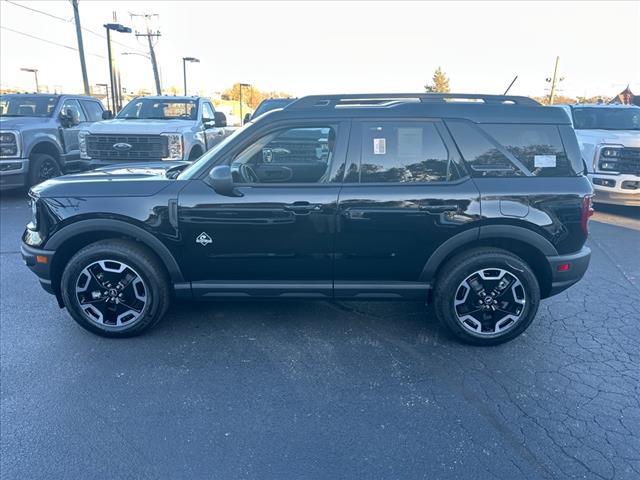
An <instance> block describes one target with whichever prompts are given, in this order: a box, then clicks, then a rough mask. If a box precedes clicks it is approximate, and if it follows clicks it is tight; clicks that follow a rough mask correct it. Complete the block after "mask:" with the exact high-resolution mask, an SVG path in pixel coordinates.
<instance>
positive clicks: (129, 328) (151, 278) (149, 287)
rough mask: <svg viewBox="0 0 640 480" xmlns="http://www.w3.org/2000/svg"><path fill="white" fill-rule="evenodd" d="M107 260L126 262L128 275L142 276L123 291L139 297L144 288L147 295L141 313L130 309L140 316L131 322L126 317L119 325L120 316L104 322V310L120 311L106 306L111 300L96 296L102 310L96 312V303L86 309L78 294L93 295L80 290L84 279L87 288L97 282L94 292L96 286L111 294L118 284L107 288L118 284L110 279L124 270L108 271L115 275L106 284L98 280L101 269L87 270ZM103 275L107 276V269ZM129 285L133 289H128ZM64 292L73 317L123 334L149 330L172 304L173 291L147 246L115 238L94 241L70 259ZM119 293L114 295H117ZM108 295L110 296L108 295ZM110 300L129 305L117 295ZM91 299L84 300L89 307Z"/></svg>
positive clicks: (104, 332) (106, 332)
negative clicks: (114, 321)
mask: <svg viewBox="0 0 640 480" xmlns="http://www.w3.org/2000/svg"><path fill="white" fill-rule="evenodd" d="M105 261H106V262H107V263H106V264H103V265H107V266H117V265H125V266H126V267H127V269H125V270H124V271H125V273H126V274H127V275H129V277H127V278H126V279H128V278H130V277H131V276H133V277H134V278H135V277H136V275H137V277H138V278H140V280H141V282H140V281H138V280H137V279H135V280H133V281H132V280H129V284H128V285H127V287H125V289H124V290H122V292H123V293H127V292H128V295H129V296H131V294H133V295H134V296H136V297H137V296H138V295H139V292H140V291H142V292H143V295H144V302H143V306H142V307H139V313H138V311H134V310H130V311H131V312H132V313H131V314H130V315H137V316H136V318H135V319H131V320H129V321H128V322H129V323H128V324H127V321H124V320H123V321H122V324H121V325H117V323H118V322H120V319H119V318H117V319H116V320H117V321H116V324H113V325H111V324H107V321H106V320H103V321H102V322H100V321H99V320H98V319H96V318H95V317H96V315H97V314H100V320H102V318H103V313H104V316H109V315H110V314H113V315H117V312H116V313H113V312H111V311H106V310H105V309H108V308H110V306H109V304H108V302H105V301H101V300H99V299H98V300H95V306H96V308H97V309H98V310H102V311H99V312H98V313H96V310H94V309H92V307H89V308H90V309H91V312H88V313H85V312H87V310H86V309H83V307H82V306H81V304H80V299H79V298H78V297H79V296H80V295H82V296H85V297H88V296H89V294H88V293H87V294H84V292H82V293H79V292H77V291H76V290H77V288H78V286H79V285H80V282H82V283H83V286H84V288H85V290H87V289H88V288H89V286H90V285H94V287H92V292H91V295H93V293H94V292H93V290H94V291H99V290H102V291H103V292H105V293H106V292H107V291H108V292H109V295H111V293H110V292H111V291H112V290H115V288H107V286H110V287H114V286H115V285H112V284H111V283H110V282H113V281H115V280H117V278H118V277H117V276H118V275H120V274H118V273H110V272H109V271H107V275H110V276H112V277H110V278H108V281H107V282H106V283H105V284H104V285H107V286H98V285H103V284H101V283H100V282H98V277H101V274H100V273H98V275H97V276H95V275H94V274H92V275H91V276H89V275H88V273H87V270H85V269H89V268H99V266H98V267H96V265H95V264H96V262H105ZM108 262H113V263H108ZM131 272H132V273H131ZM102 276H103V277H104V273H103V274H102ZM87 278H93V280H86V279H87ZM126 279H125V280H126ZM90 282H94V283H90ZM132 283H133V284H132ZM140 283H142V286H140ZM118 284H119V282H118ZM127 288H128V289H129V290H127ZM131 288H133V289H135V291H133V292H132V290H130V289H131ZM61 293H62V299H63V302H64V304H65V306H66V307H67V310H69V313H70V314H71V316H72V317H73V319H74V320H75V321H76V322H77V323H78V324H79V325H80V326H81V327H83V328H85V329H86V330H89V331H90V332H92V333H95V334H97V335H101V336H103V337H114V338H122V337H133V336H136V335H140V334H141V333H143V332H144V331H145V330H147V329H149V328H151V327H152V326H154V325H155V324H156V323H158V322H159V321H160V319H161V318H162V317H163V316H164V314H165V312H166V311H167V308H168V307H169V299H170V293H171V292H170V288H169V280H168V278H167V275H166V273H165V270H164V268H163V266H162V265H161V264H160V262H159V261H158V260H157V259H156V258H155V256H154V255H153V254H152V253H151V252H150V251H149V250H148V249H147V248H145V247H144V246H141V245H139V244H137V243H136V242H134V241H130V240H122V239H111V240H102V241H99V242H96V243H92V244H90V245H88V246H86V247H84V248H83V249H81V250H80V251H79V252H78V253H76V254H75V255H74V256H73V257H72V258H71V260H69V262H68V264H67V266H66V267H65V269H64V271H63V273H62V279H61ZM115 296H116V294H114V295H113V297H115ZM104 298H107V296H106V295H105V297H104ZM125 299H126V297H125ZM84 300H86V299H83V301H84ZM132 300H133V302H137V303H138V304H139V303H141V302H140V301H139V300H137V299H136V298H132ZM109 301H111V302H114V303H118V306H115V305H114V304H111V308H112V309H116V308H117V309H126V308H129V307H128V306H127V305H125V303H123V302H120V301H119V300H116V299H115V298H112V297H109ZM133 302H129V301H128V300H127V303H133ZM88 303H91V302H87V303H84V305H85V307H87V305H88ZM120 304H121V305H124V307H121V305H120ZM131 308H133V307H131ZM119 311H121V310H119ZM134 312H135V313H134ZM123 315H124V313H123ZM92 316H93V318H92ZM125 318H126V317H125Z"/></svg>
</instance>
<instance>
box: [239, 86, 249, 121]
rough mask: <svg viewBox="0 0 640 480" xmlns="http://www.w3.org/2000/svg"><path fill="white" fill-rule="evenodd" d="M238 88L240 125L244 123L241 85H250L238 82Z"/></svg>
mask: <svg viewBox="0 0 640 480" xmlns="http://www.w3.org/2000/svg"><path fill="white" fill-rule="evenodd" d="M238 85H239V88H240V126H242V124H243V123H244V119H243V118H242V87H250V86H251V85H250V84H248V83H239V84H238Z"/></svg>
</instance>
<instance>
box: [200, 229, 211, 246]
mask: <svg viewBox="0 0 640 480" xmlns="http://www.w3.org/2000/svg"><path fill="white" fill-rule="evenodd" d="M196 243H199V244H200V245H202V246H203V247H206V246H207V245H209V244H210V243H213V240H212V239H211V237H210V236H209V235H207V233H206V232H202V233H201V234H200V235H198V236H197V237H196Z"/></svg>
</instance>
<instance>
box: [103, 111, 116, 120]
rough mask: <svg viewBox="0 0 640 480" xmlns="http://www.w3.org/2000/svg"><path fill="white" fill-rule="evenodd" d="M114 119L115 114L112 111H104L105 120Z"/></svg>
mask: <svg viewBox="0 0 640 480" xmlns="http://www.w3.org/2000/svg"><path fill="white" fill-rule="evenodd" d="M112 118H113V112H112V111H111V110H104V111H103V112H102V119H103V120H111V119H112Z"/></svg>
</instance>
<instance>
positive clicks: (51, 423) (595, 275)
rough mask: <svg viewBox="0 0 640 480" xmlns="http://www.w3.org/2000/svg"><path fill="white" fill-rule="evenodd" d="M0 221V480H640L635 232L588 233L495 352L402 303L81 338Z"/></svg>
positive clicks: (187, 319)
mask: <svg viewBox="0 0 640 480" xmlns="http://www.w3.org/2000/svg"><path fill="white" fill-rule="evenodd" d="M29 215H30V212H29V208H28V206H27V202H26V199H25V195H24V194H20V193H12V194H6V195H3V197H2V200H1V201H0V220H1V224H0V322H1V323H0V351H1V357H0V359H1V366H2V372H1V397H2V398H1V402H2V406H1V416H0V428H1V451H0V473H1V475H2V478H6V479H14V478H16V479H18V478H20V479H23V478H29V479H40V478H43V479H44V478H46V479H52V478H93V479H99V478H136V479H140V478H195V479H200V478H224V479H235V478H279V479H282V478H323V479H327V478H398V479H408V478H429V479H436V478H438V479H439V478H443V479H446V478H452V479H453V478H456V479H467V478H468V479H491V478H497V479H520V478H523V479H539V478H540V479H568V478H580V479H582V478H586V479H614V478H615V479H630V480H631V479H638V478H640V435H639V432H640V348H639V345H640V307H639V306H638V305H639V303H640V302H639V301H640V214H639V213H638V212H637V210H636V211H634V210H628V209H616V208H611V207H609V208H606V209H601V210H600V211H598V212H597V214H596V216H595V217H594V221H592V222H591V239H590V241H589V246H590V247H591V249H592V251H593V257H592V263H591V267H590V269H589V271H588V273H587V275H586V277H585V278H584V280H583V281H582V282H580V283H579V284H577V285H576V286H574V287H572V288H571V289H569V290H568V291H566V292H564V293H562V294H560V295H558V296H556V297H554V298H552V299H549V300H546V301H544V302H543V303H542V305H541V308H540V311H539V313H538V316H537V318H536V320H535V321H534V323H533V324H532V326H531V327H530V328H529V330H528V331H527V332H526V333H525V334H524V335H522V336H520V337H519V338H517V339H516V340H514V341H512V342H510V343H508V344H506V345H502V346H498V347H490V348H478V347H470V346H465V345H461V344H458V343H456V342H455V341H454V340H452V339H451V338H450V337H449V336H448V335H447V334H446V332H445V331H444V329H442V328H441V327H440V326H439V325H438V324H437V323H436V322H435V321H434V319H433V316H432V315H430V313H429V311H428V310H427V311H426V313H425V308H424V307H423V306H421V305H417V304H411V303H328V302H298V303H295V302H291V303H286V302H247V303H242V302H224V303H223V302H219V303H197V304H184V303H181V304H175V305H173V307H172V308H171V310H170V311H169V314H168V316H167V318H166V319H165V320H164V321H163V322H162V323H161V324H159V325H158V326H157V327H156V328H155V329H154V330H152V331H151V332H149V333H148V334H147V335H144V336H142V337H138V338H133V339H127V340H109V339H104V338H100V337H97V336H94V335H92V334H90V333H88V332H85V331H84V330H82V329H81V328H80V327H78V326H77V325H76V324H75V323H74V322H73V321H72V320H71V318H70V317H69V316H68V315H67V313H66V311H65V310H60V309H58V307H57V304H56V301H55V299H54V298H53V297H52V296H50V295H48V294H47V293H45V292H44V291H43V290H42V289H41V288H40V286H39V285H38V282H37V280H36V278H35V276H34V275H32V274H31V273H30V272H29V271H28V269H27V268H26V267H25V266H24V265H23V264H22V260H21V258H20V254H19V238H20V233H21V231H22V229H23V226H24V224H25V223H26V222H27V221H28V218H29Z"/></svg>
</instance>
